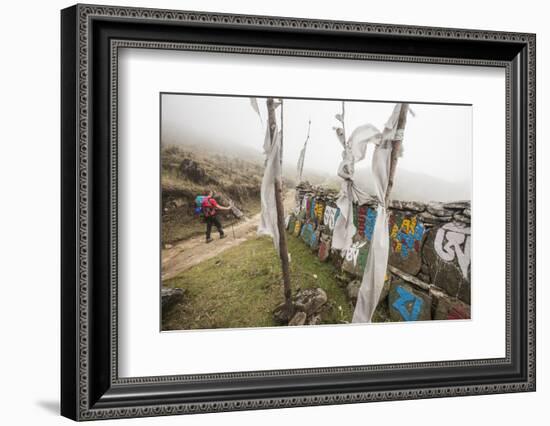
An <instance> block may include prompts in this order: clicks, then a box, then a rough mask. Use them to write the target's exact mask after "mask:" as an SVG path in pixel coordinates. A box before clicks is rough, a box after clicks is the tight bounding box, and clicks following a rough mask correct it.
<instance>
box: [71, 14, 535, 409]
mask: <svg viewBox="0 0 550 426" xmlns="http://www.w3.org/2000/svg"><path fill="white" fill-rule="evenodd" d="M61 30H62V31H61V49H62V75H61V81H62V93H61V99H62V123H61V127H62V141H61V145H62V152H61V157H62V185H61V189H62V218H61V219H62V282H61V287H62V288H61V307H62V312H61V317H62V318H61V319H62V329H61V334H62V359H61V365H62V376H61V384H62V389H61V412H62V414H63V415H64V416H66V417H69V418H71V419H74V420H92V419H105V418H122V417H141V416H157V415H169V414H187V413H205V412H215V411H229V410H243V409H263V408H278V407H292V406H308V405H321V404H343V403H355V402H368V401H382V400H399V399H417V398H434V397H444V396H458V395H477V394H490V393H504V392H522V391H534V390H535V35H534V34H519V33H504V32H490V31H479V30H463V29H449V28H426V27H412V26H402V25H386V24H383V25H382V24H369V23H360V22H336V21H319V20H306V19H294V18H281V17H268V16H243V15H226V14H216V13H203V12H187V11H170V10H154V9H137V8H128V7H104V6H91V5H76V6H73V7H70V8H67V9H64V10H63V11H62V12H61Z"/></svg>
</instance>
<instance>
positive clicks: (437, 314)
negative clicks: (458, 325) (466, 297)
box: [433, 297, 471, 320]
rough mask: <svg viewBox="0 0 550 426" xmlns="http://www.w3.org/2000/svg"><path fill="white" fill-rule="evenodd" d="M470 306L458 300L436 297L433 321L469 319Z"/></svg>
mask: <svg viewBox="0 0 550 426" xmlns="http://www.w3.org/2000/svg"><path fill="white" fill-rule="evenodd" d="M470 318H471V313H470V306H469V305H467V304H465V303H464V302H461V301H460V300H458V299H454V298H450V297H438V298H437V300H436V303H435V309H434V315H433V319H434V320H457V319H470Z"/></svg>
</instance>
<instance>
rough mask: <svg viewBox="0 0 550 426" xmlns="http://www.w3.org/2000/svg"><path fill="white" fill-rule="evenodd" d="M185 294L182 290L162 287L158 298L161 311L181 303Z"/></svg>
mask: <svg viewBox="0 0 550 426" xmlns="http://www.w3.org/2000/svg"><path fill="white" fill-rule="evenodd" d="M184 295H185V292H184V290H183V289H182V288H169V287H162V289H161V290H160V298H161V305H162V309H167V308H170V307H172V306H174V305H175V304H177V303H180V302H182V301H183V297H184Z"/></svg>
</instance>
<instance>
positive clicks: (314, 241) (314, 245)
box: [309, 229, 321, 251]
mask: <svg viewBox="0 0 550 426" xmlns="http://www.w3.org/2000/svg"><path fill="white" fill-rule="evenodd" d="M320 237H321V231H320V230H319V229H317V230H316V231H315V232H313V233H312V234H311V238H310V240H309V247H310V248H311V249H312V250H313V251H317V250H319V238H320Z"/></svg>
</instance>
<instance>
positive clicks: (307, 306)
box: [273, 288, 328, 325]
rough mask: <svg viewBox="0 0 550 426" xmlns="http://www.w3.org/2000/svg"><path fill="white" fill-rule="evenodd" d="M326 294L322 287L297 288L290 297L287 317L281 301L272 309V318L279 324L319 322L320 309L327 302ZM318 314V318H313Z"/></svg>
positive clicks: (284, 306)
mask: <svg viewBox="0 0 550 426" xmlns="http://www.w3.org/2000/svg"><path fill="white" fill-rule="evenodd" d="M327 301H328V298H327V294H326V293H325V291H324V290H323V289H322V288H308V289H303V290H299V291H298V292H297V293H296V295H295V296H294V297H293V298H292V313H291V318H290V320H289V319H288V316H287V315H288V314H287V309H286V304H285V303H284V302H283V303H281V304H280V305H279V306H277V307H276V308H275V309H274V310H273V318H274V320H275V321H276V322H277V323H279V324H288V325H304V324H306V323H307V324H310V323H312V324H313V323H319V322H320V321H321V317H320V314H321V311H322V310H323V307H324V306H325V304H326V303H327ZM316 316H319V318H318V319H317V318H315V317H316Z"/></svg>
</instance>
